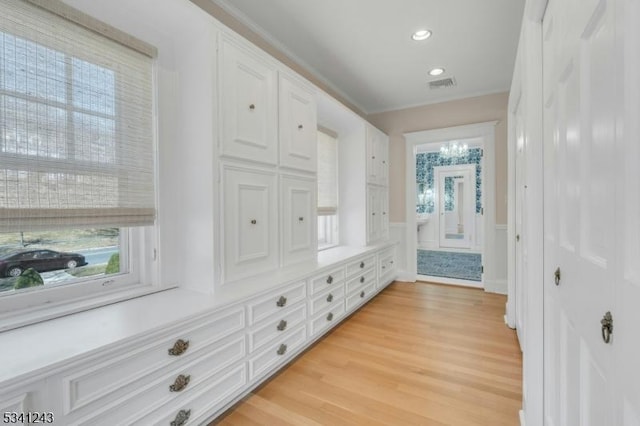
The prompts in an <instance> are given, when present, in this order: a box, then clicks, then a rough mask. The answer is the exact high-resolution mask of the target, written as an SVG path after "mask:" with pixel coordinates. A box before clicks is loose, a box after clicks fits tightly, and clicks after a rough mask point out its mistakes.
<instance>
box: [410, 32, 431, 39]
mask: <svg viewBox="0 0 640 426" xmlns="http://www.w3.org/2000/svg"><path fill="white" fill-rule="evenodd" d="M429 37H431V31H429V30H418V31H416V32H415V33H413V35H412V36H411V38H412V39H414V40H415V41H422V40H426V39H428V38H429Z"/></svg>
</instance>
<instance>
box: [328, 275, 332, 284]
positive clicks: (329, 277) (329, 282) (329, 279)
mask: <svg viewBox="0 0 640 426" xmlns="http://www.w3.org/2000/svg"><path fill="white" fill-rule="evenodd" d="M332 282H333V277H332V276H331V275H329V276H328V277H327V284H331V283H332Z"/></svg>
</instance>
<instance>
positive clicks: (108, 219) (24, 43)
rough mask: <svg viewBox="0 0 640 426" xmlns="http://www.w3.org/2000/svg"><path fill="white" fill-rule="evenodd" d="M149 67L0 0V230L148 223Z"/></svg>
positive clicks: (17, 0) (91, 36)
mask: <svg viewBox="0 0 640 426" xmlns="http://www.w3.org/2000/svg"><path fill="white" fill-rule="evenodd" d="M67 10H68V9H67ZM152 70H153V59H152V58H151V57H149V56H147V55H145V54H142V53H140V52H139V51H137V50H133V49H131V48H129V47H126V46H125V45H123V44H122V43H120V42H116V41H114V40H112V39H111V38H107V37H105V36H103V35H100V34H99V33H98V32H96V31H92V30H89V29H88V28H87V27H86V25H84V26H83V25H79V24H77V23H75V22H73V21H71V20H68V19H65V18H63V17H61V16H59V15H57V14H54V13H52V12H50V11H47V10H45V9H43V8H40V7H37V6H35V5H33V4H30V2H26V1H23V0H3V1H2V2H1V3H0V132H1V133H0V137H1V139H0V232H11V231H27V230H43V229H52V228H60V227H98V226H117V227H120V226H140V225H149V224H153V222H154V220H155V214H156V213H155V190H154V147H153V140H154V138H153V129H154V127H153V90H152V87H153V83H152V82H153V72H152Z"/></svg>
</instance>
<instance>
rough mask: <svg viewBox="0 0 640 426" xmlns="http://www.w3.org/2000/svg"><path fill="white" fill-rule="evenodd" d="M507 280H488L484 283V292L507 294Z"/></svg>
mask: <svg viewBox="0 0 640 426" xmlns="http://www.w3.org/2000/svg"><path fill="white" fill-rule="evenodd" d="M508 289H509V287H508V285H507V280H486V281H485V282H484V291H486V292H488V293H497V294H507V292H508Z"/></svg>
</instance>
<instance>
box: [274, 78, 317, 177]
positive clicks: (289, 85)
mask: <svg viewBox="0 0 640 426" xmlns="http://www.w3.org/2000/svg"><path fill="white" fill-rule="evenodd" d="M279 92H280V97H279V105H280V165H281V166H283V167H289V168H293V169H298V170H303V171H307V172H315V171H316V168H317V154H316V152H317V148H316V132H317V111H316V100H315V96H314V94H313V93H312V91H311V90H310V89H307V88H306V87H305V86H304V85H303V84H301V83H299V82H297V81H296V80H295V79H294V78H291V77H289V76H287V75H285V74H283V73H280V90H279Z"/></svg>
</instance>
